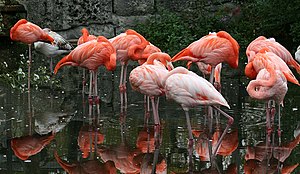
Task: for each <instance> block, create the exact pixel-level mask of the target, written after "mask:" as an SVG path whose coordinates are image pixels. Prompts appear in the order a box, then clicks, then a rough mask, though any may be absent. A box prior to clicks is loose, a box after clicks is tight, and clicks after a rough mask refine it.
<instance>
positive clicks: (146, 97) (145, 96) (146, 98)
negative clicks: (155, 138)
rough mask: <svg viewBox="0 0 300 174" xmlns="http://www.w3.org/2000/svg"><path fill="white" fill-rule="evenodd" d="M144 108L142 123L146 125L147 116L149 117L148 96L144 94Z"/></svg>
mask: <svg viewBox="0 0 300 174" xmlns="http://www.w3.org/2000/svg"><path fill="white" fill-rule="evenodd" d="M144 108H145V116H144V124H146V125H147V126H148V123H149V117H150V112H149V111H150V106H149V96H147V95H144Z"/></svg>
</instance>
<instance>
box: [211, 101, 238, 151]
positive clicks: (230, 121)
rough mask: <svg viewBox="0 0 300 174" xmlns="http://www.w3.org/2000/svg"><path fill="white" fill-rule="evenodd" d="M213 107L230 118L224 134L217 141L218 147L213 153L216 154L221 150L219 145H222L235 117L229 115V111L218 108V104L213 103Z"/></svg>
mask: <svg viewBox="0 0 300 174" xmlns="http://www.w3.org/2000/svg"><path fill="white" fill-rule="evenodd" d="M212 107H213V108H214V109H216V110H217V111H219V112H220V113H221V114H222V115H223V116H225V117H227V118H228V122H227V126H226V128H225V130H224V131H223V133H222V135H221V136H220V138H219V140H218V142H217V145H216V148H215V149H214V151H213V153H212V154H213V156H215V155H216V153H217V151H218V150H219V147H220V145H221V143H222V140H223V138H224V136H225V134H226V132H227V131H228V129H229V127H230V126H231V125H232V124H233V121H234V119H233V118H232V117H231V116H230V115H228V114H227V113H225V112H224V111H223V110H221V109H220V108H218V107H217V106H214V105H212Z"/></svg>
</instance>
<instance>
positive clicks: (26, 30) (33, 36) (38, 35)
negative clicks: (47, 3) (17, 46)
mask: <svg viewBox="0 0 300 174" xmlns="http://www.w3.org/2000/svg"><path fill="white" fill-rule="evenodd" d="M10 38H11V40H14V41H20V42H23V43H26V44H28V49H29V56H28V57H29V61H28V77H27V78H28V81H27V84H28V104H29V105H30V103H31V101H30V69H31V62H32V58H31V56H32V55H31V44H33V43H34V42H37V41H46V42H51V43H53V42H54V39H53V38H52V37H51V36H49V35H48V34H47V33H46V32H45V31H43V30H42V29H41V28H40V27H39V26H37V25H35V24H33V23H31V22H28V21H27V20H26V19H20V20H19V21H18V22H17V23H16V24H15V25H14V26H13V27H12V28H11V29H10ZM29 112H30V113H31V108H30V106H29Z"/></svg>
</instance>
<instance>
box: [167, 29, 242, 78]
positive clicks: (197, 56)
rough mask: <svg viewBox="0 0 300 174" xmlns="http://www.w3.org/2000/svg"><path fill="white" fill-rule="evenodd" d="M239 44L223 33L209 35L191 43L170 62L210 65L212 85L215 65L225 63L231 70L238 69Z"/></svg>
mask: <svg viewBox="0 0 300 174" xmlns="http://www.w3.org/2000/svg"><path fill="white" fill-rule="evenodd" d="M238 57H239V44H238V43H237V41H236V40H235V39H234V38H233V37H231V35H230V34H229V33H227V32H225V31H219V32H218V33H209V34H208V35H206V36H204V37H202V38H201V39H199V40H197V41H195V42H193V43H191V44H190V45H189V46H188V47H187V48H185V49H183V50H182V51H180V52H179V53H177V54H176V55H175V56H174V57H173V58H172V61H178V60H188V61H192V62H203V63H205V64H208V65H211V68H212V73H211V76H210V82H211V83H213V79H212V78H213V75H214V69H215V67H216V65H217V64H219V63H221V62H226V63H228V64H229V66H231V67H232V68H237V67H238Z"/></svg>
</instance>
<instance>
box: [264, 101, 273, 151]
mask: <svg viewBox="0 0 300 174" xmlns="http://www.w3.org/2000/svg"><path fill="white" fill-rule="evenodd" d="M265 107H266V127H267V137H266V142H267V145H269V144H270V142H271V132H272V128H271V118H270V104H269V101H267V102H266V104H265Z"/></svg>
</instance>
